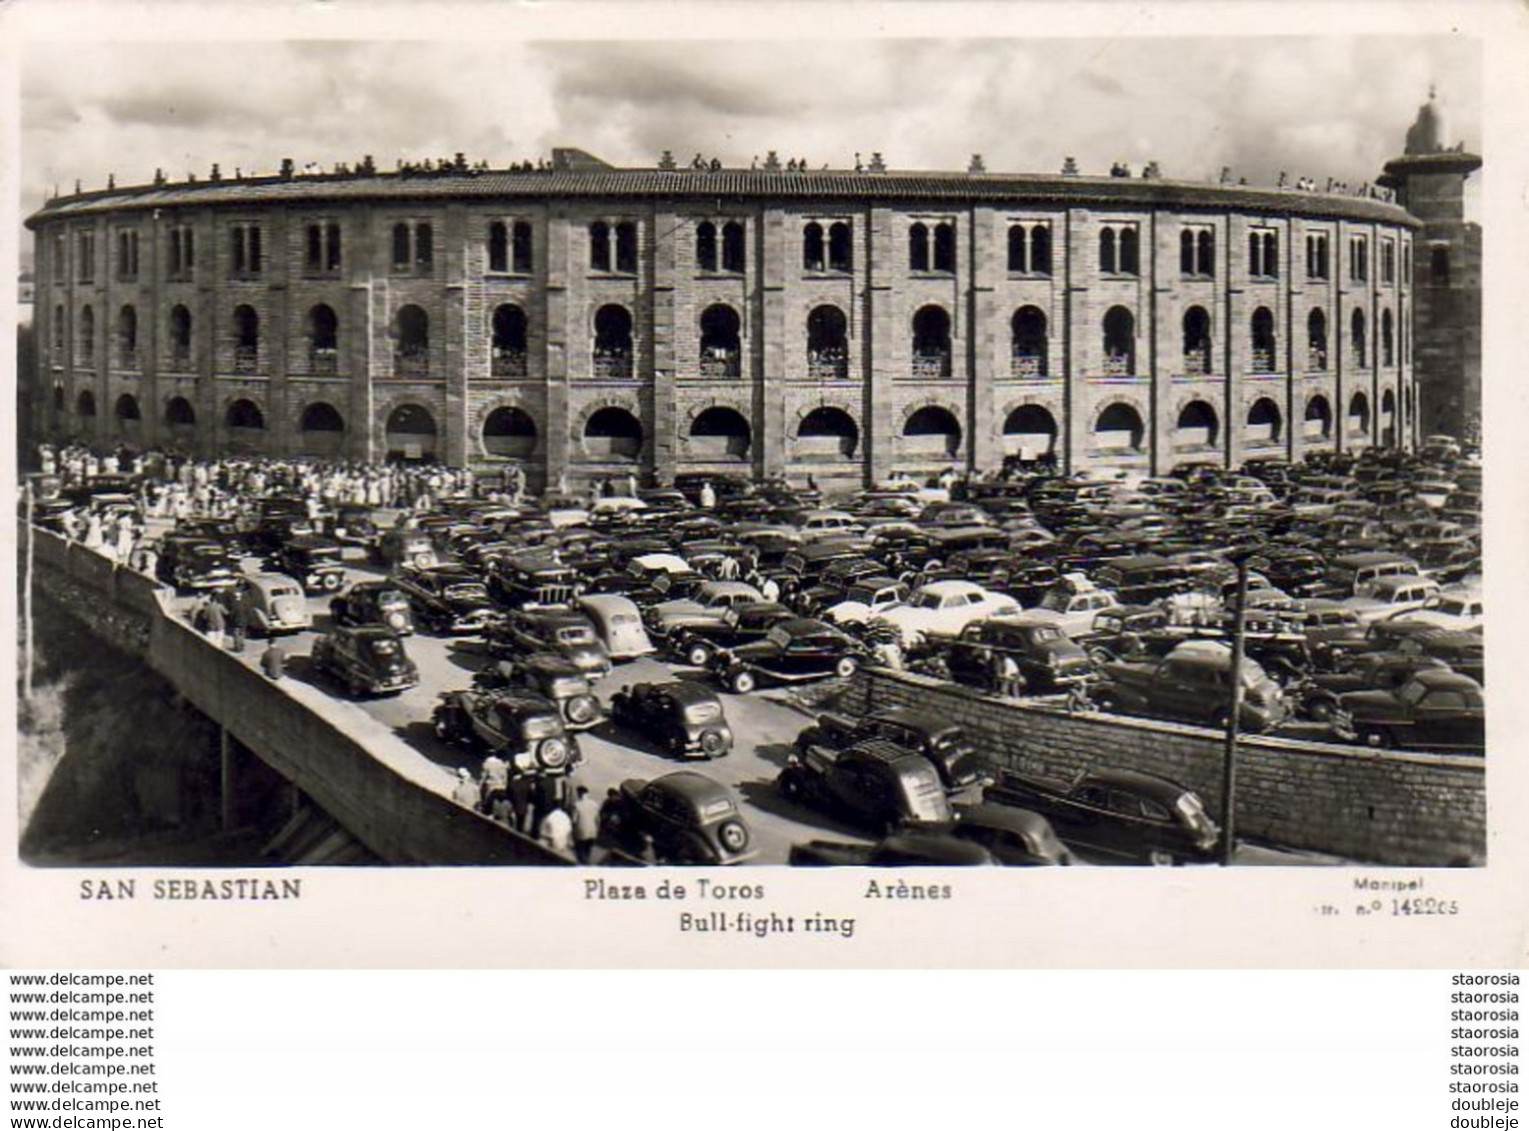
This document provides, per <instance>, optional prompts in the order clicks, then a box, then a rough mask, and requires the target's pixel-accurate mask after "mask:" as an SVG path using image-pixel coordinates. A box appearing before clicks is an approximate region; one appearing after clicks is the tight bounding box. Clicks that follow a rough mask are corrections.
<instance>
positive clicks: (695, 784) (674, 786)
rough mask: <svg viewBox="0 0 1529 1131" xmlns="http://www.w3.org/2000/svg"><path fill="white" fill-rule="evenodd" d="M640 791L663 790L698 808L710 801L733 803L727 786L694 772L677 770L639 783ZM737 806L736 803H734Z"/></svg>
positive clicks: (731, 793)
mask: <svg viewBox="0 0 1529 1131" xmlns="http://www.w3.org/2000/svg"><path fill="white" fill-rule="evenodd" d="M636 784H637V786H638V788H639V789H655V788H657V789H662V790H664V791H665V792H667V793H674V794H677V795H679V796H680V797H683V798H685V800H687V801H689V802H691V803H692V804H693V805H695V806H696V807H697V808H699V807H700V806H702V805H704V804H706V803H707V802H708V801H715V800H717V799H718V798H723V797H725V798H727V799H728V800H729V801H733V800H734V798H733V791H732V790H730V789H728V787H727V786H725V785H723V784H722V783H721V782H719V781H716V780H715V779H713V778H709V777H707V776H706V775H705V774H699V773H696V771H694V770H675V771H674V772H673V773H671V774H664V775H662V776H661V777H656V778H653V779H652V780H650V781H644V782H637V783H636ZM734 803H735V804H736V802H734Z"/></svg>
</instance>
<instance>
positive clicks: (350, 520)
mask: <svg viewBox="0 0 1529 1131" xmlns="http://www.w3.org/2000/svg"><path fill="white" fill-rule="evenodd" d="M331 529H332V531H333V533H334V539H335V541H337V542H340V543H341V544H343V545H346V546H363V547H365V548H366V549H367V550H368V551H370V550H371V548H372V547H373V546H375V545H376V544H377V539H378V538H379V537H381V532H380V531H379V530H378V529H377V523H376V520H374V519H373V518H372V510H371V508H370V507H363V506H343V507H341V508H340V509H339V511H338V512H337V513H336V514H335V516H334V522H333V524H332V527H331Z"/></svg>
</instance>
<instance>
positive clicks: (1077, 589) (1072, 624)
mask: <svg viewBox="0 0 1529 1131" xmlns="http://www.w3.org/2000/svg"><path fill="white" fill-rule="evenodd" d="M1077 577H1078V575H1076V574H1067V575H1066V576H1065V577H1064V578H1063V579H1062V583H1061V584H1059V585H1054V586H1052V587H1051V588H1050V589H1048V590H1047V591H1046V593H1045V595H1044V596H1042V597H1041V603H1040V604H1039V605H1037V606H1036V607H1035V608H1034V609H1031V610H1030V611H1031V612H1032V613H1040V614H1042V615H1045V616H1047V617H1049V618H1050V619H1051V620H1052V621H1053V622H1054V623H1055V624H1056V626H1057V627H1058V628H1060V629H1061V630H1062V631H1063V632H1065V633H1066V634H1067V635H1068V636H1082V635H1084V634H1085V633H1087V632H1090V631H1092V629H1093V626H1094V617H1095V616H1096V615H1098V614H1099V613H1101V612H1103V611H1104V610H1105V609H1109V608H1113V607H1114V606H1116V605H1118V604H1120V598H1119V597H1118V596H1117V595H1116V594H1115V592H1114V590H1112V589H1101V588H1099V587H1098V586H1097V585H1094V584H1093V583H1092V582H1090V581H1088V580H1087V579H1084V580H1083V581H1082V583H1081V584H1080V583H1079V582H1078V581H1077V580H1076V578H1077Z"/></svg>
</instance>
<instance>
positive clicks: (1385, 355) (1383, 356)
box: [1380, 310, 1396, 368]
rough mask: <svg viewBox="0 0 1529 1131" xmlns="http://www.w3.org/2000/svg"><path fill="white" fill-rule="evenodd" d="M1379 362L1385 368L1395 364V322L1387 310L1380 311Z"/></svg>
mask: <svg viewBox="0 0 1529 1131" xmlns="http://www.w3.org/2000/svg"><path fill="white" fill-rule="evenodd" d="M1380 363H1381V364H1382V365H1384V366H1386V367H1387V368H1389V367H1391V366H1393V365H1395V364H1396V323H1395V322H1394V321H1393V320H1392V318H1391V312H1390V311H1389V310H1383V311H1381V313H1380Z"/></svg>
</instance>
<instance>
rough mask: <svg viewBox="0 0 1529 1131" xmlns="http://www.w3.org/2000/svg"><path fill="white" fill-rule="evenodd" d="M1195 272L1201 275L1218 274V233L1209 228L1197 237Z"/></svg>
mask: <svg viewBox="0 0 1529 1131" xmlns="http://www.w3.org/2000/svg"><path fill="white" fill-rule="evenodd" d="M1195 272H1196V274H1200V275H1214V274H1215V273H1216V233H1215V232H1213V231H1211V230H1210V229H1209V228H1205V229H1203V230H1201V232H1200V234H1199V235H1197V236H1196V237H1195Z"/></svg>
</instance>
